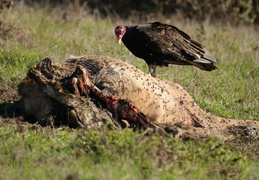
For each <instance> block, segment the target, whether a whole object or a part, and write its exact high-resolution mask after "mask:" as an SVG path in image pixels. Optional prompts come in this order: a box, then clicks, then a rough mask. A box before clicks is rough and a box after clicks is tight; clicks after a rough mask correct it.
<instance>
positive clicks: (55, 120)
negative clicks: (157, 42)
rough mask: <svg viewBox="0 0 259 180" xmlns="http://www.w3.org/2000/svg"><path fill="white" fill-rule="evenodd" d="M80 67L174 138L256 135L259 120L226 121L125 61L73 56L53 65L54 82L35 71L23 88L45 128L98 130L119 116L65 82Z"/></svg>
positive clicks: (173, 86) (175, 87)
mask: <svg viewBox="0 0 259 180" xmlns="http://www.w3.org/2000/svg"><path fill="white" fill-rule="evenodd" d="M77 65H82V66H83V67H84V68H86V70H87V71H88V73H89V78H90V80H91V81H92V82H93V84H94V85H95V86H96V87H98V88H99V89H101V90H102V92H103V93H104V94H107V95H112V96H115V97H116V98H120V99H128V100H130V101H132V102H133V103H134V104H135V105H136V106H137V107H138V108H139V109H140V110H141V111H142V112H143V113H144V114H145V115H146V116H147V117H148V118H149V120H151V121H152V122H154V123H155V124H157V125H158V126H160V127H163V128H164V127H165V128H166V129H171V130H172V131H173V132H175V133H174V134H175V135H176V136H185V135H187V134H188V136H193V137H200V136H206V135H214V136H217V137H220V138H222V139H229V138H233V137H237V136H242V135H249V134H253V135H254V134H256V130H255V128H259V122H258V121H252V120H234V119H226V118H222V117H218V116H214V115H210V114H209V113H207V112H205V111H203V110H202V109H200V107H199V106H198V105H197V104H196V103H195V102H194V101H193V99H192V97H191V96H190V95H189V94H188V93H187V92H186V91H185V90H184V89H183V88H182V87H181V86H180V85H179V84H176V83H173V82H170V81H163V80H160V79H158V78H154V77H151V76H150V75H149V74H146V73H144V72H142V71H140V70H139V69H137V68H135V67H134V66H132V65H130V64H127V63H125V62H123V61H121V60H118V59H114V58H110V57H103V56H83V57H71V58H69V59H68V60H65V61H62V62H61V63H58V64H54V65H52V66H51V68H52V69H51V70H50V72H48V73H51V78H50V77H49V75H48V73H46V72H45V71H43V70H40V68H38V69H37V68H32V69H31V70H30V71H29V72H28V76H27V77H26V78H25V80H24V81H23V82H22V83H21V84H20V87H19V92H20V94H21V96H22V101H23V104H24V110H25V113H26V115H27V116H29V117H30V118H34V119H35V121H37V122H39V123H41V124H43V125H44V124H54V125H59V124H68V125H69V126H71V127H89V128H96V127H100V126H102V125H103V124H104V123H105V122H107V121H109V122H115V124H116V118H114V117H113V116H112V114H111V113H110V112H109V111H108V110H107V109H106V108H105V107H103V106H102V105H100V104H101V103H99V102H98V99H96V98H94V97H91V96H90V97H82V96H76V95H74V94H73V91H71V87H67V86H69V84H66V85H65V84H64V82H65V80H66V78H68V77H69V76H71V75H72V74H73V73H74V71H75V69H76V66H77Z"/></svg>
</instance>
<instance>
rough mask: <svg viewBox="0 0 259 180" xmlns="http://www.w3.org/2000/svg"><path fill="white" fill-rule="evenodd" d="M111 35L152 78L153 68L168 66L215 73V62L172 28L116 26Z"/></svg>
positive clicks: (187, 36)
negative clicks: (193, 67) (140, 63)
mask: <svg viewBox="0 0 259 180" xmlns="http://www.w3.org/2000/svg"><path fill="white" fill-rule="evenodd" d="M115 34H116V36H117V39H118V41H119V43H121V40H122V42H123V43H124V44H125V46H126V47H127V48H128V49H129V50H130V51H131V52H132V53H133V54H134V55H135V56H137V57H139V58H142V59H144V60H145V61H146V63H147V64H148V67H149V73H151V75H152V76H156V74H155V73H156V66H168V64H178V65H194V66H196V67H198V68H200V69H202V70H206V71H211V70H214V69H217V67H216V66H215V65H214V64H215V63H216V61H217V60H216V58H215V57H213V56H212V55H211V54H210V53H209V52H208V51H207V50H206V49H205V48H204V47H203V46H202V45H201V44H200V43H198V42H196V41H194V40H192V39H191V38H190V36H189V35H187V34H186V33H184V32H183V31H181V30H179V29H178V28H177V27H175V26H172V25H168V24H162V23H160V22H154V23H149V24H145V25H136V26H117V27H116V28H115ZM152 69H153V71H152ZM151 71H152V72H151Z"/></svg>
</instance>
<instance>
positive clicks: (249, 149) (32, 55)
mask: <svg viewBox="0 0 259 180" xmlns="http://www.w3.org/2000/svg"><path fill="white" fill-rule="evenodd" d="M69 8H70V7H67V8H61V7H56V8H50V7H47V6H46V7H39V6H37V5H35V6H31V7H28V6H18V5H17V7H13V8H11V9H9V10H5V11H4V12H3V13H2V14H1V16H2V17H1V18H2V22H4V24H2V26H1V31H2V32H4V35H2V36H0V44H1V46H0V64H1V65H0V80H1V83H0V84H1V88H0V90H1V89H2V88H3V87H6V86H17V85H18V84H19V82H20V81H21V80H22V79H23V78H24V77H25V76H26V72H27V71H28V69H29V68H30V67H32V66H35V65H36V64H37V63H38V62H39V61H40V60H41V59H43V58H45V57H50V58H52V59H53V61H54V62H58V61H61V60H64V59H65V58H67V57H68V56H70V55H78V56H79V55H86V54H87V55H91V54H99V55H104V56H111V57H115V58H119V59H122V60H124V61H126V62H128V63H131V64H133V65H135V66H136V67H138V68H140V69H142V70H143V71H146V72H147V66H146V64H145V62H144V61H143V60H140V59H137V58H136V57H134V56H133V55H132V54H130V53H129V51H128V50H127V49H126V48H125V47H124V46H123V45H122V46H119V45H118V44H117V42H116V37H115V35H114V32H113V30H114V27H115V26H116V25H118V24H136V21H137V20H136V19H134V18H132V20H127V21H126V20H125V21H124V20H122V19H117V18H111V17H108V18H101V17H99V16H98V15H90V14H88V13H87V11H83V10H78V11H74V10H72V9H69ZM64 17H65V18H64ZM154 20H155V19H151V20H150V21H154ZM158 20H160V21H163V22H166V23H169V24H174V25H176V26H178V27H179V28H180V29H182V30H184V31H185V32H187V33H188V34H189V35H190V36H191V37H192V38H193V39H196V40H198V41H201V42H202V43H203V45H205V46H206V48H207V49H208V50H209V51H210V52H211V53H212V54H214V55H215V56H216V57H217V58H218V59H219V62H218V64H217V66H218V68H219V69H218V70H216V71H212V72H204V71H201V70H199V69H197V68H195V67H183V66H170V67H168V68H167V67H163V68H159V69H158V72H157V74H158V76H159V77H160V78H162V79H167V80H171V81H174V82H177V83H179V84H180V85H182V86H184V87H185V89H186V90H187V91H188V92H189V93H190V94H191V95H192V97H193V98H194V99H195V101H196V102H198V104H199V105H200V106H201V108H202V109H205V110H206V111H208V112H210V113H211V114H215V115H219V116H224V117H228V118H235V119H253V120H258V119H259V110H258V107H259V94H258V89H259V83H258V82H259V60H258V59H259V51H258V48H259V44H258V39H259V33H258V31H256V29H255V28H254V27H250V26H249V27H246V26H242V25H240V26H238V27H233V26H231V25H222V24H220V23H218V24H208V23H206V22H205V23H203V24H196V23H195V22H193V21H190V20H181V21H180V20H179V19H176V18H174V17H172V19H170V20H169V19H165V18H163V17H159V19H158ZM138 23H143V21H142V20H139V22H138ZM3 85H4V86H3ZM148 133H149V132H133V131H132V130H130V129H124V130H120V131H118V130H109V129H107V128H104V129H103V131H101V132H97V131H91V130H89V131H86V130H84V129H81V130H79V129H74V130H72V129H68V128H59V129H51V128H47V127H45V128H42V127H39V126H37V125H30V124H27V123H22V124H21V123H20V121H19V119H16V120H12V121H11V120H10V122H9V120H8V119H7V120H5V119H4V118H0V141H1V143H0V154H1V156H0V167H1V168H0V179H65V178H71V179H231V178H236V179H258V178H259V172H258V169H259V163H258V162H259V154H258V152H259V148H258V147H259V139H258V137H257V138H256V137H255V138H248V139H240V140H237V141H233V142H232V141H231V142H224V143H223V142H221V141H220V140H217V139H214V138H212V137H208V138H206V139H204V140H201V141H200V142H194V141H186V142H182V141H180V140H178V139H175V138H172V137H163V136H158V135H152V136H150V135H147V134H148Z"/></svg>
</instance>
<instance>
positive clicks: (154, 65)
mask: <svg viewBox="0 0 259 180" xmlns="http://www.w3.org/2000/svg"><path fill="white" fill-rule="evenodd" d="M151 76H153V77H156V62H154V64H153V72H152V73H151Z"/></svg>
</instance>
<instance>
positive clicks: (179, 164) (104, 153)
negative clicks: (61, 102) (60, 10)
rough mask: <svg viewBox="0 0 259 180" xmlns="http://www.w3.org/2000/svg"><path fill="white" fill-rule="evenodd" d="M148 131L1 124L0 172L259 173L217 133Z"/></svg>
mask: <svg viewBox="0 0 259 180" xmlns="http://www.w3.org/2000/svg"><path fill="white" fill-rule="evenodd" d="M146 133H148V132H142V133H140V132H133V131H132V130H131V129H125V130H122V131H118V130H108V129H107V128H104V130H103V131H101V132H99V131H91V130H90V131H86V130H70V129H66V128H64V129H56V130H53V129H47V128H40V127H38V126H21V125H20V126H19V125H17V126H11V127H5V128H1V129H0V137H1V141H2V143H1V145H0V153H1V157H0V162H1V170H0V171H1V174H0V178H1V179H64V178H65V177H67V176H69V175H76V176H77V177H78V179H145V178H146V179H186V178H187V179H221V178H226V179H227V178H231V177H235V178H237V179H247V178H248V179H249V178H250V179H256V178H258V177H259V174H258V168H259V164H258V163H257V162H256V161H248V159H247V157H246V155H244V154H242V152H240V151H234V150H233V148H231V146H227V145H225V144H223V143H221V142H220V141H218V140H216V139H213V138H208V139H207V140H206V141H205V142H202V143H195V142H193V141H187V142H185V143H183V142H181V141H180V140H177V139H174V138H172V137H163V136H162V137H161V136H156V135H152V136H147V135H146ZM252 141H253V140H252ZM254 141H255V140H254ZM257 141H258V140H257ZM254 143H256V141H255V142H254ZM257 145H258V142H257ZM257 160H258V159H257ZM7 177H8V178H7Z"/></svg>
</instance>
